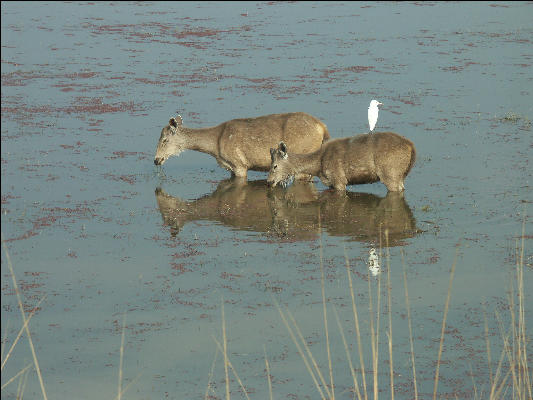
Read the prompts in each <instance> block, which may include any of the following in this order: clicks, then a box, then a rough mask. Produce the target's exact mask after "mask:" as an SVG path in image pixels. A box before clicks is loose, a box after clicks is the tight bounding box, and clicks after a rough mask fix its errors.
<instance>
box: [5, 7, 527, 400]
mask: <svg viewBox="0 0 533 400" xmlns="http://www.w3.org/2000/svg"><path fill="white" fill-rule="evenodd" d="M1 10H2V16H1V18H2V19H1V22H2V24H1V25H2V27H1V30H2V31H1V33H2V38H1V42H2V50H1V62H2V64H1V65H2V73H1V76H2V93H1V98H2V106H1V120H2V127H1V132H2V149H1V153H2V181H1V188H2V209H1V210H2V234H3V240H5V245H6V247H7V249H8V251H9V254H10V256H11V259H12V261H13V265H14V268H15V274H16V276H17V280H18V283H19V286H20V289H21V292H22V296H23V297H22V298H23V304H24V308H25V310H26V311H27V312H28V311H30V310H32V309H33V308H34V307H35V306H36V305H37V304H38V302H39V300H41V299H42V298H43V296H46V298H45V300H44V301H43V302H42V303H41V304H40V305H39V307H38V308H37V309H36V313H35V315H34V317H33V318H32V320H31V322H30V325H29V326H30V329H31V332H32V338H33V341H34V344H35V349H36V354H37V356H38V359H39V364H40V367H41V369H42V375H43V380H44V384H45V387H46V392H47V394H48V397H49V398H69V399H82V398H114V397H115V396H116V393H117V380H118V375H119V369H120V368H119V367H120V366H119V363H120V361H119V360H120V348H121V334H122V322H123V315H124V313H126V324H125V330H124V333H125V342H124V364H123V368H122V372H123V377H124V379H123V380H124V383H123V385H124V386H126V385H127V384H128V383H129V382H131V381H132V380H135V381H134V382H133V384H132V385H131V386H129V387H128V391H127V392H126V393H125V395H124V398H128V399H151V398H164V397H168V398H203V397H204V394H205V390H206V387H207V382H208V374H209V372H210V370H211V365H212V361H213V359H214V357H215V354H216V352H217V347H216V344H215V342H214V340H213V336H214V337H216V338H217V340H219V341H220V340H221V338H222V330H221V326H222V323H221V309H220V308H221V302H222V301H224V304H225V322H226V327H227V332H226V333H227V340H228V342H227V346H228V355H229V357H230V360H231V362H232V364H233V366H234V367H235V369H236V370H237V371H238V373H239V375H240V377H241V379H242V380H243V382H244V383H245V385H246V387H247V390H249V392H250V396H251V397H252V398H266V397H267V396H268V393H269V389H268V385H267V378H266V372H265V362H264V354H265V353H264V349H265V350H266V354H267V356H268V360H269V363H270V374H271V376H272V390H273V393H274V395H275V397H278V398H295V399H300V398H316V396H317V392H316V388H315V387H314V385H313V383H312V380H311V378H310V376H309V374H308V372H307V371H306V370H305V368H304V365H303V363H302V361H301V359H300V356H299V355H298V353H297V351H296V348H295V345H294V343H293V342H292V341H291V339H290V336H289V334H288V332H287V329H286V327H285V326H284V324H283V322H282V320H281V318H280V314H279V312H278V310H277V308H276V307H275V305H274V300H276V301H278V302H279V303H280V304H282V305H283V307H287V308H288V309H289V310H291V312H292V313H293V315H294V316H295V318H296V320H297V321H298V324H299V327H300V329H301V331H302V332H303V334H304V336H305V338H306V342H307V343H308V344H309V346H310V348H311V349H312V351H313V354H314V355H315V357H316V359H317V362H318V364H319V365H320V366H321V368H323V370H324V371H326V369H327V364H328V359H327V355H326V346H325V341H326V340H325V335H324V322H323V319H322V311H323V303H322V294H321V293H322V292H321V281H322V278H321V276H322V274H321V268H320V266H321V262H322V264H323V268H324V276H325V280H324V291H325V297H326V305H327V307H328V310H329V311H330V312H331V310H332V308H333V307H334V308H335V309H336V310H337V311H338V313H339V316H340V320H341V321H342V323H343V325H344V330H345V333H346V336H347V339H348V343H349V346H350V349H351V350H352V354H353V355H352V357H353V361H354V364H355V365H357V363H356V360H357V359H358V358H357V357H358V353H357V345H356V342H355V336H354V329H353V315H352V309H351V300H350V292H349V288H348V284H347V278H346V267H345V254H346V258H347V259H348V261H349V263H350V268H351V271H352V273H353V279H354V280H353V285H354V290H355V294H356V299H357V304H358V306H359V308H360V309H361V310H366V311H368V306H369V302H370V296H369V283H370V287H371V290H372V293H373V296H374V307H375V306H376V303H375V302H376V300H377V299H376V297H375V296H376V293H377V290H378V284H379V285H382V286H381V287H382V290H381V294H383V295H384V294H385V293H386V290H385V286H384V284H385V281H384V280H383V279H382V280H381V281H380V280H378V279H377V278H374V277H369V274H368V267H367V265H366V262H367V258H368V254H369V249H370V248H371V247H376V248H379V247H380V235H379V231H380V230H379V226H380V225H382V226H385V225H386V226H388V227H389V228H390V230H391V231H394V235H391V238H390V239H391V240H390V245H391V246H390V247H388V248H384V242H383V239H382V243H381V245H382V247H383V249H382V256H383V255H384V254H385V252H389V253H390V265H391V270H390V275H391V282H392V285H391V287H392V291H391V295H392V297H391V298H392V303H391V305H392V308H391V315H392V327H393V351H394V368H395V384H396V386H395V390H396V392H397V393H396V394H397V396H400V397H402V398H412V396H413V387H412V377H411V375H410V371H411V369H410V368H411V365H410V353H409V333H408V330H407V318H406V308H405V303H404V289H403V265H405V271H406V274H407V280H408V285H409V299H410V305H411V318H412V323H413V335H414V346H415V347H414V350H415V355H416V363H417V373H418V385H419V388H418V391H419V394H420V395H421V396H424V398H427V396H429V395H430V394H431V393H432V391H433V377H434V373H435V372H434V371H435V364H436V360H437V353H438V348H439V337H440V330H441V321H442V317H443V311H444V304H445V300H446V296H447V291H448V283H449V280H450V268H451V265H452V263H453V259H454V255H455V253H456V249H457V248H458V258H457V266H456V270H455V278H454V281H453V286H452V290H451V300H450V305H449V312H448V317H447V321H446V330H445V333H446V335H445V339H444V348H443V353H442V362H441V365H440V383H439V394H440V396H441V397H442V398H455V397H458V398H472V397H474V395H475V394H474V391H475V390H476V388H477V391H478V393H477V394H479V392H481V391H482V390H483V393H486V392H487V388H488V385H489V383H490V374H491V372H490V371H491V369H490V368H488V365H487V346H486V340H485V327H484V324H485V322H484V321H485V319H484V315H486V321H487V333H488V337H489V338H490V346H491V349H492V351H491V352H492V354H493V358H494V360H493V361H494V363H497V360H498V357H497V355H499V354H500V352H501V350H502V346H503V345H502V339H501V334H500V328H499V325H498V322H497V318H496V314H495V312H498V313H499V315H501V318H502V319H503V326H505V327H507V328H506V329H508V327H509V323H510V322H511V321H510V316H509V313H506V312H505V311H507V310H508V309H509V307H508V303H509V298H508V295H509V293H510V287H511V282H513V279H514V278H513V275H514V271H515V269H516V263H517V254H518V253H519V252H517V250H516V249H517V247H521V243H522V242H524V243H525V246H524V258H523V260H524V276H523V279H524V286H525V288H526V290H525V293H524V295H525V299H524V303H525V304H526V322H527V324H528V326H529V327H531V324H532V319H531V317H530V315H531V314H530V312H531V306H530V305H531V304H533V300H532V296H531V292H530V291H529V290H528V288H530V287H531V284H532V273H533V271H532V262H533V261H532V256H531V251H530V248H531V237H532V236H531V235H532V234H531V219H530V218H529V217H527V214H528V213H529V214H530V213H531V209H530V208H531V206H530V205H531V200H532V196H531V178H532V168H531V155H532V140H531V138H532V136H531V133H532V127H531V118H532V117H533V109H532V107H533V96H532V93H531V90H532V88H533V73H532V68H531V67H532V59H533V46H532V38H533V29H532V27H531V17H532V16H533V6H532V5H531V3H527V2H526V3H525V2H513V3H499V2H498V3H496V2H494V3H480V2H475V3H466V4H465V3H460V4H459V3H431V2H427V3H407V2H402V3H335V2H328V3H308V2H306V3H293V2H288V3H278V2H264V3H250V2H245V3H241V2H239V3H231V2H224V3H210V2H201V3H190V2H189V3H188V2H179V3H166V2H165V3H122V2H121V3H100V2H97V3H59V2H53V3H46V2H2V3H1ZM372 98H376V99H378V100H380V101H382V102H383V103H384V106H382V108H381V112H380V115H379V121H378V125H377V129H378V130H391V131H394V132H398V133H400V134H402V135H404V136H406V137H408V138H409V139H411V140H412V141H413V142H414V143H415V144H416V146H417V153H418V154H417V156H418V158H417V163H416V164H415V167H414V168H413V170H412V172H411V173H410V175H409V176H408V178H407V179H406V192H405V196H404V198H400V199H398V198H393V197H391V196H387V193H386V189H385V187H384V186H383V185H382V184H380V183H379V184H374V185H362V186H352V187H350V188H349V191H350V192H351V193H349V194H348V195H347V196H346V197H344V198H337V197H332V196H331V193H329V192H328V191H326V188H325V187H324V186H323V185H321V184H320V183H319V182H318V180H317V181H315V184H314V185H295V186H293V187H291V188H290V189H289V190H287V191H283V190H277V189H276V190H269V189H268V188H266V186H265V185H264V179H265V178H266V174H264V173H259V172H251V173H249V181H255V182H250V183H249V184H248V185H246V186H244V187H242V186H236V185H235V184H234V183H232V182H231V181H228V179H227V178H228V177H229V173H228V172H227V171H225V170H223V169H221V168H219V167H218V165H217V164H216V162H215V160H214V159H213V158H211V157H209V156H207V155H203V154H200V153H196V152H191V151H189V152H185V153H183V154H182V155H181V156H180V157H178V158H171V159H170V160H168V161H167V162H166V164H165V165H164V167H163V168H162V169H160V168H158V167H155V166H154V165H153V156H154V152H155V148H156V144H157V140H158V138H159V134H160V131H161V128H162V127H163V126H164V125H165V124H166V123H167V122H168V120H169V118H170V117H171V116H175V115H176V114H178V113H179V114H180V115H181V116H182V117H183V120H184V124H185V125H186V126H190V127H205V126H213V125H216V124H218V123H220V122H223V121H226V120H229V119H232V118H240V117H252V116H258V115H264V114H269V113H278V112H290V111H305V112H308V113H310V114H312V115H314V116H316V117H318V118H320V119H321V120H322V121H324V122H325V123H326V124H327V126H328V128H329V131H330V133H331V136H332V137H333V138H336V137H345V136H350V135H353V134H355V133H362V132H366V131H367V117H366V111H367V107H368V103H369V101H370V100H371V99H372ZM523 223H525V234H523V233H522V224H523ZM458 245H459V246H458ZM402 258H403V260H404V263H402ZM382 264H385V258H383V257H382ZM6 266H7V261H6V254H5V252H2V277H1V279H2V315H1V317H2V346H3V348H4V347H5V348H6V349H7V348H8V347H9V346H10V345H11V343H12V341H13V339H14V337H15V336H16V335H17V332H18V331H19V329H20V327H21V326H22V318H21V315H20V312H19V310H18V305H17V299H16V295H15V291H14V288H13V284H12V280H11V275H10V273H9V270H8V269H7V267H6ZM369 280H370V282H369ZM515 289H516V288H515ZM512 297H513V296H511V298H512ZM222 299H223V300H222ZM380 312H381V313H382V334H381V337H380V343H381V346H382V347H380V348H381V350H380V369H379V376H380V381H381V382H383V386H380V396H381V397H383V398H387V397H388V396H389V394H388V393H389V390H390V388H389V387H388V365H389V364H388V362H389V357H388V352H387V347H386V340H387V337H386V335H385V332H386V331H387V330H388V322H387V318H386V317H385V315H388V311H387V307H386V301H385V298H383V299H382V300H381V309H380ZM360 319H361V321H360V323H361V330H362V332H363V335H362V341H363V348H364V349H365V350H364V354H365V359H366V360H368V361H367V364H368V365H367V367H368V366H369V365H370V363H369V360H370V359H371V356H370V335H369V334H368V332H369V327H370V320H371V318H370V316H369V315H368V312H367V313H366V314H364V313H362V314H361V317H360ZM329 324H330V327H329V330H330V332H329V336H330V342H331V354H332V357H333V368H334V375H335V384H336V394H337V397H338V398H353V392H352V386H353V385H352V383H351V382H352V381H351V376H350V373H349V371H348V367H347V362H346V355H345V351H344V347H343V344H342V340H341V338H340V336H339V330H338V329H337V325H336V323H335V322H334V319H333V318H332V316H330V322H329ZM4 345H5V346H4ZM530 346H531V345H530V344H529V349H528V354H529V357H530V358H531V354H533V351H532V349H531V347H530ZM3 357H4V355H3ZM31 359H32V356H31V353H30V350H29V346H28V345H27V341H26V339H25V338H23V340H21V341H20V342H19V343H18V344H17V346H16V348H15V351H14V352H13V353H12V355H11V357H10V358H9V360H8V361H7V363H6V365H5V368H4V369H3V370H2V384H4V383H5V382H6V380H7V379H9V378H10V377H11V376H13V375H15V374H16V373H17V372H18V371H20V370H21V369H22V368H24V367H25V366H26V365H27V364H28V363H31ZM220 360H222V357H221V356H220V355H218V361H217V363H216V364H215V368H214V370H213V376H212V382H211V384H210V387H211V388H212V389H213V390H214V392H215V393H216V395H215V394H214V393H213V392H212V391H211V392H210V395H212V396H213V397H215V396H218V397H219V398H223V397H224V390H225V377H224V369H223V363H222V362H221V361H220ZM529 361H530V359H529ZM492 368H493V369H495V368H496V366H495V365H493V367H492ZM28 371H31V372H29V374H28V377H27V381H26V386H25V390H24V398H29V399H32V398H42V393H41V389H40V386H39V382H38V379H37V376H36V374H35V371H34V370H28ZM139 374H140V375H139ZM367 375H368V372H367ZM367 379H369V378H368V376H367ZM368 386H369V390H370V389H371V385H370V382H369V383H368ZM16 389H17V384H16V383H14V384H11V385H9V386H7V387H6V388H5V389H3V390H2V398H4V397H5V398H13V397H15V395H16V391H17V390H16ZM231 392H232V395H233V396H234V397H235V398H239V397H240V396H241V393H240V392H239V387H238V384H237V383H236V382H235V381H234V380H233V378H232V382H231Z"/></svg>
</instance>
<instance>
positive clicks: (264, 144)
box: [154, 112, 330, 179]
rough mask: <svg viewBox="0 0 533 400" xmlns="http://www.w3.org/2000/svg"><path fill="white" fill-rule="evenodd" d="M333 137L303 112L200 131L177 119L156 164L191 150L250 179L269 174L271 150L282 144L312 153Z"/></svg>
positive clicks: (164, 134) (162, 141) (160, 147)
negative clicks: (250, 174)
mask: <svg viewBox="0 0 533 400" xmlns="http://www.w3.org/2000/svg"><path fill="white" fill-rule="evenodd" d="M329 137H330V136H329V132H328V129H327V127H326V125H325V124H324V123H323V122H322V121H320V120H319V119H318V118H315V117H313V116H312V115H309V114H306V113H303V112H295V113H286V114H271V115H265V116H261V117H256V118H243V119H232V120H231V121H227V122H223V123H221V124H219V125H217V126H214V127H210V128H200V129H192V128H186V127H184V126H183V124H182V119H181V117H180V116H177V117H176V118H170V121H169V123H168V125H167V126H165V127H164V128H163V129H162V131H161V137H160V138H159V143H158V145H157V150H156V154H155V158H154V164H155V165H162V164H163V163H164V162H165V161H166V160H167V159H168V158H169V157H170V156H173V155H179V154H180V153H181V152H182V151H184V150H186V149H190V150H196V151H200V152H202V153H207V154H210V155H212V156H213V157H215V158H216V160H217V162H218V164H219V165H220V166H221V167H223V168H226V169H227V170H229V171H231V174H232V176H237V177H243V178H246V177H247V171H248V170H254V171H268V170H269V168H270V157H269V149H270V148H271V147H274V146H276V145H277V144H278V143H279V142H280V141H283V142H284V143H286V144H287V145H288V146H290V148H291V149H294V151H297V152H299V153H310V152H313V151H316V150H318V149H319V148H320V146H321V145H322V143H323V142H325V141H326V140H328V139H329ZM297 178H298V179H300V178H304V176H297ZM307 178H309V176H307Z"/></svg>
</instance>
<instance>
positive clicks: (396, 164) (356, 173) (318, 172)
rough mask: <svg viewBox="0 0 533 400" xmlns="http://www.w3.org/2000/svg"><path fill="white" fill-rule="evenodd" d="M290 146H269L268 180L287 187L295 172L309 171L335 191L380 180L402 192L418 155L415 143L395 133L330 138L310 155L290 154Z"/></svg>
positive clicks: (281, 144) (308, 172)
mask: <svg viewBox="0 0 533 400" xmlns="http://www.w3.org/2000/svg"><path fill="white" fill-rule="evenodd" d="M287 149H290V146H288V145H286V144H285V143H284V142H281V143H280V144H279V146H278V148H277V149H270V156H271V167H270V173H269V174H268V179H267V181H268V183H269V184H271V185H273V186H275V185H277V184H280V185H282V186H287V184H288V182H290V180H291V179H292V178H293V177H294V175H295V174H309V175H312V176H318V177H319V178H320V180H321V181H322V183H323V184H324V185H326V186H329V187H332V188H335V189H336V190H346V185H355V184H361V183H373V182H378V181H381V182H383V183H384V184H385V186H387V189H388V190H389V191H391V192H401V191H403V190H404V185H403V181H404V179H405V177H406V176H407V174H408V173H409V171H410V170H411V168H412V167H413V164H414V163H415V158H416V150H415V145H414V144H413V142H411V141H410V140H409V139H406V138H404V137H403V136H400V135H398V134H397V133H393V132H377V133H373V134H371V135H368V134H362V135H357V136H353V137H348V138H342V139H335V140H330V141H329V142H326V143H324V145H323V146H322V147H321V148H320V149H319V150H317V151H315V152H312V153H309V154H293V153H287ZM291 151H292V150H291Z"/></svg>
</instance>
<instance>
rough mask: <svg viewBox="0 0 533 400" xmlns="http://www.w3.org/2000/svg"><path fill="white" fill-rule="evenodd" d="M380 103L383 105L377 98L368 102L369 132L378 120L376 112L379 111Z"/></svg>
mask: <svg viewBox="0 0 533 400" xmlns="http://www.w3.org/2000/svg"><path fill="white" fill-rule="evenodd" d="M380 105H383V103H380V102H379V101H377V100H372V101H371V102H370V106H369V107H368V126H369V128H370V132H372V131H373V130H374V127H375V126H376V122H378V113H379V108H378V106H380Z"/></svg>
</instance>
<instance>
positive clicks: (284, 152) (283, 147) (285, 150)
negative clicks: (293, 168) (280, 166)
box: [278, 142, 287, 159]
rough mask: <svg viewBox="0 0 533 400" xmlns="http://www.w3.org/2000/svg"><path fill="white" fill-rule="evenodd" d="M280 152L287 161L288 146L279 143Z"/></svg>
mask: <svg viewBox="0 0 533 400" xmlns="http://www.w3.org/2000/svg"><path fill="white" fill-rule="evenodd" d="M278 152H279V154H280V156H281V158H283V159H286V158H287V145H286V144H285V143H283V142H279V146H278Z"/></svg>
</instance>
